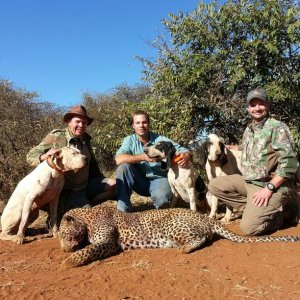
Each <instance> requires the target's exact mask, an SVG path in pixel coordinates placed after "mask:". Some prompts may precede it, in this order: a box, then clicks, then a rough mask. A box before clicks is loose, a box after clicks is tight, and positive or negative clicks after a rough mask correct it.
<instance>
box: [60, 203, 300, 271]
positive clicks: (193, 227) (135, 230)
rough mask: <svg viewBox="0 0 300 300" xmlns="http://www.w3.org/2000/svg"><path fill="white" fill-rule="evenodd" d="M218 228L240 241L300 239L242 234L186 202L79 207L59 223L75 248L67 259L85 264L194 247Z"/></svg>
mask: <svg viewBox="0 0 300 300" xmlns="http://www.w3.org/2000/svg"><path fill="white" fill-rule="evenodd" d="M214 234H217V235H219V236H221V237H223V238H226V239H229V240H231V241H234V242H239V243H242V242H248V243H256V242H272V241H283V242H299V241H300V236H259V237H245V236H240V235H238V234H235V233H233V232H231V231H229V230H228V229H227V228H226V227H225V226H223V225H222V224H221V223H219V222H218V221H215V220H213V219H211V218H208V217H207V216H206V215H203V214H200V213H198V212H195V211H192V210H189V209H182V208H173V209H161V210H148V211H144V212H136V213H123V212H120V211H118V210H116V209H114V208H109V207H104V206H101V205H98V206H95V207H93V208H92V209H85V208H78V209H73V210H71V211H69V212H67V213H66V214H65V215H64V217H63V218H62V221H61V224H60V229H59V239H60V244H61V247H62V249H63V250H64V251H66V252H73V251H75V252H74V253H73V254H72V255H71V256H69V257H68V258H67V259H66V260H65V262H64V264H65V266H66V267H75V266H82V265H85V264H88V263H90V262H92V261H94V260H97V259H102V258H105V257H109V256H111V255H114V254H116V253H118V252H119V251H121V250H127V249H137V248H140V249H141V248H175V247H176V248H180V250H181V251H182V252H184V253H190V252H191V251H194V250H196V249H199V248H200V247H201V246H202V245H203V244H204V243H205V242H206V241H209V240H211V239H212V238H213V236H214Z"/></svg>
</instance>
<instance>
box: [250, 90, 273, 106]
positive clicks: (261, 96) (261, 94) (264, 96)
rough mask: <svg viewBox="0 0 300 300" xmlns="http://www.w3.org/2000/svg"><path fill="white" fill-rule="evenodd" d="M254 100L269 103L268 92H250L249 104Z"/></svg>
mask: <svg viewBox="0 0 300 300" xmlns="http://www.w3.org/2000/svg"><path fill="white" fill-rule="evenodd" d="M254 98H257V99H260V100H262V101H265V102H269V99H268V95H267V92H266V91H265V90H264V89H262V88H258V89H254V90H252V91H250V92H249V93H248V95H247V103H249V102H250V101H251V100H252V99H254Z"/></svg>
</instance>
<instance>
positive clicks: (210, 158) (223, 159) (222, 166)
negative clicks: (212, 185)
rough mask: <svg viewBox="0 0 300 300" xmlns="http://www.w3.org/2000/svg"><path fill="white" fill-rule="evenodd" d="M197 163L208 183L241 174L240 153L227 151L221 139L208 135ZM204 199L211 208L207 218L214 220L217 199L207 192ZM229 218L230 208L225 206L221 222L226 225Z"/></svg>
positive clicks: (230, 214) (214, 135)
mask: <svg viewBox="0 0 300 300" xmlns="http://www.w3.org/2000/svg"><path fill="white" fill-rule="evenodd" d="M199 163H200V165H201V166H202V167H203V168H205V170H206V174H207V177H208V180H209V181H210V180H212V179H213V178H216V177H219V176H226V175H232V174H241V172H240V168H241V151H237V150H229V149H227V148H226V147H225V143H224V139H223V138H221V137H218V136H217V135H216V134H210V135H208V138H207V139H206V141H205V142H204V143H202V145H201V147H200V160H199ZM206 199H207V202H208V204H209V206H210V208H211V210H210V214H209V217H211V218H215V217H216V213H217V209H218V198H217V197H215V196H214V195H212V194H211V193H210V192H207V194H206ZM231 216H232V207H230V206H226V213H225V216H224V218H223V219H222V220H221V221H222V222H223V223H228V222H229V221H230V220H231Z"/></svg>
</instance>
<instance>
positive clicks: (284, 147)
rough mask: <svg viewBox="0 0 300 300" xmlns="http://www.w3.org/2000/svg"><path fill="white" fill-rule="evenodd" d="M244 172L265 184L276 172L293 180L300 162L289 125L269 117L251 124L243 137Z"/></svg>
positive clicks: (259, 183)
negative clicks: (299, 161)
mask: <svg viewBox="0 0 300 300" xmlns="http://www.w3.org/2000/svg"><path fill="white" fill-rule="evenodd" d="M241 146H242V147H241V149H242V158H241V171H242V174H243V176H244V178H245V180H246V181H251V182H252V183H254V184H257V185H260V186H264V185H265V182H268V181H269V180H270V179H271V177H273V175H274V174H276V175H279V176H281V177H285V178H288V179H291V180H287V181H286V182H285V183H284V184H283V185H282V187H284V186H285V185H288V184H289V182H291V181H292V179H293V177H294V175H295V173H296V170H297V165H298V161H297V158H296V154H295V142H294V139H293V137H292V135H291V133H290V131H289V128H288V127H287V125H286V124H284V123H282V122H280V121H277V120H275V119H274V118H266V119H264V120H263V121H262V122H260V123H259V124H253V123H250V124H249V125H248V127H247V128H246V130H245V132H244V135H243V140H242V145H241Z"/></svg>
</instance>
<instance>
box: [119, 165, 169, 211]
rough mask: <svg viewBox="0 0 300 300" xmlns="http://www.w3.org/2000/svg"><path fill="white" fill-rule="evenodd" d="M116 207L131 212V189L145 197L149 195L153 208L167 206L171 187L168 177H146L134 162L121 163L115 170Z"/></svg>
mask: <svg viewBox="0 0 300 300" xmlns="http://www.w3.org/2000/svg"><path fill="white" fill-rule="evenodd" d="M116 181H117V201H118V202H117V209H119V210H121V211H125V212H131V211H132V210H133V209H132V205H131V202H130V196H131V194H132V191H135V192H136V193H137V194H139V195H141V196H145V197H149V196H150V197H151V200H152V202H153V204H154V206H155V208H161V207H165V206H168V205H169V204H170V201H171V194H172V192H171V188H170V185H169V182H168V178H166V177H159V178H148V177H146V176H145V175H144V174H143V173H142V172H141V171H140V170H139V169H138V168H137V166H136V165H135V164H127V163H124V164H121V165H119V166H118V168H117V171H116Z"/></svg>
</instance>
